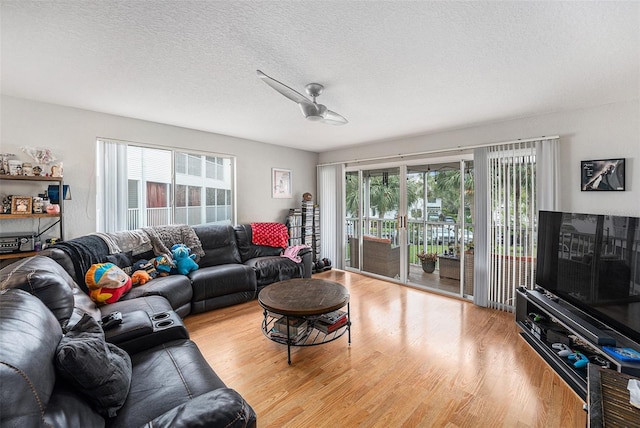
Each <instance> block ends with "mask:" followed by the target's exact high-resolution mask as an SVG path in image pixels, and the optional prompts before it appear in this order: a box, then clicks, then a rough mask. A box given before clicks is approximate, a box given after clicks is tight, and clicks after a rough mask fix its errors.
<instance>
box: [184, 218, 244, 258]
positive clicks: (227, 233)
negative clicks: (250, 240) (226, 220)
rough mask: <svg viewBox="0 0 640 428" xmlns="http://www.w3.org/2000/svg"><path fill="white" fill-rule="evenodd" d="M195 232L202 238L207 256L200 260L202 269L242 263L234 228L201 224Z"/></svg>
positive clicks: (195, 228) (224, 225)
mask: <svg viewBox="0 0 640 428" xmlns="http://www.w3.org/2000/svg"><path fill="white" fill-rule="evenodd" d="M193 230H194V231H195V232H196V235H198V238H200V242H201V243H202V249H203V250H204V253H205V255H204V256H203V257H201V258H200V260H199V261H198V264H199V265H200V268H203V267H208V266H217V265H224V264H230V263H240V253H239V252H238V245H237V243H236V235H235V233H234V232H233V227H232V226H230V225H226V224H201V225H198V226H194V227H193Z"/></svg>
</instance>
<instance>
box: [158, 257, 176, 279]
mask: <svg viewBox="0 0 640 428" xmlns="http://www.w3.org/2000/svg"><path fill="white" fill-rule="evenodd" d="M153 266H154V267H155V268H156V271H157V272H158V276H167V275H171V274H172V273H175V272H172V271H175V264H174V263H173V262H172V261H171V260H169V258H168V257H166V256H158V257H156V258H155V259H153Z"/></svg>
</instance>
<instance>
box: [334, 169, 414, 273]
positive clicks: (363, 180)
mask: <svg viewBox="0 0 640 428" xmlns="http://www.w3.org/2000/svg"><path fill="white" fill-rule="evenodd" d="M345 179H346V200H345V206H346V212H347V217H346V238H347V251H346V255H347V257H346V260H345V266H348V267H352V268H355V269H359V270H361V271H363V272H367V273H372V274H376V275H381V276H384V277H388V278H393V279H396V280H400V279H401V272H400V260H401V258H404V257H406V255H401V249H400V243H401V241H402V236H401V235H400V232H401V230H400V228H399V221H401V220H402V217H401V213H400V212H399V207H400V199H401V184H402V181H401V180H400V168H398V167H390V168H380V169H370V170H359V171H347V173H346V176H345ZM402 187H403V186H402Z"/></svg>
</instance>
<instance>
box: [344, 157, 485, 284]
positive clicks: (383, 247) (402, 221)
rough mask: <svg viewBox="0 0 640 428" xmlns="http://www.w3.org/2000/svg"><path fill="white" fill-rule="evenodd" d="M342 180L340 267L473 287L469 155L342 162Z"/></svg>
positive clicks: (409, 280)
mask: <svg viewBox="0 0 640 428" xmlns="http://www.w3.org/2000/svg"><path fill="white" fill-rule="evenodd" d="M345 181H346V186H345V207H346V218H345V224H346V229H345V245H346V247H345V250H346V251H345V267H347V268H352V269H356V270H359V271H362V272H365V273H371V274H375V275H380V276H383V277H387V278H392V279H394V280H396V281H399V282H402V283H408V284H411V285H415V286H418V287H425V288H431V289H437V290H440V291H443V292H446V293H452V294H456V295H460V296H471V295H472V294H473V206H472V203H473V161H472V160H471V159H468V160H467V159H460V158H457V159H450V160H448V159H446V160H445V159H441V160H439V161H438V162H434V163H429V164H427V163H416V164H410V163H407V164H402V165H399V166H395V165H394V166H391V165H390V166H382V167H375V168H371V169H366V168H361V169H355V168H354V169H353V170H349V169H347V171H346V173H345ZM423 261H424V263H423ZM461 278H462V280H461Z"/></svg>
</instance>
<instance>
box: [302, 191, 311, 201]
mask: <svg viewBox="0 0 640 428" xmlns="http://www.w3.org/2000/svg"><path fill="white" fill-rule="evenodd" d="M312 199H313V195H312V194H311V193H309V192H305V193H303V194H302V200H303V201H304V202H311V200H312Z"/></svg>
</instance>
